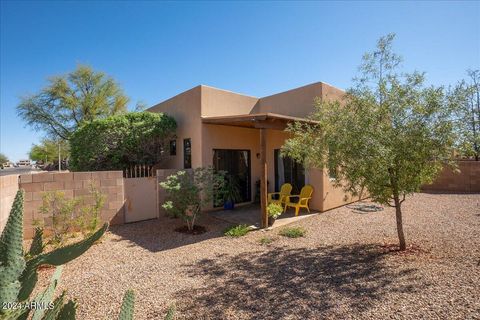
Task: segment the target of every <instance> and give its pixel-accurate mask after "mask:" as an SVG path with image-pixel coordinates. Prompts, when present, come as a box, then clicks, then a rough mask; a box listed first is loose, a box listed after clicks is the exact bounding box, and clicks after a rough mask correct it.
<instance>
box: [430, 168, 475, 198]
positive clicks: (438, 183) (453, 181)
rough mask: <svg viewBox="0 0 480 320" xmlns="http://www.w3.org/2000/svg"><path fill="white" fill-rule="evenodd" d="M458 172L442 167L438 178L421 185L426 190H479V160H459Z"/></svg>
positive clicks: (466, 191) (468, 191) (465, 191)
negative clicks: (430, 182)
mask: <svg viewBox="0 0 480 320" xmlns="http://www.w3.org/2000/svg"><path fill="white" fill-rule="evenodd" d="M458 169H459V170H460V172H459V173H455V172H453V171H452V170H451V169H449V168H444V169H443V170H442V172H441V173H440V175H439V176H438V178H437V179H436V180H435V181H434V182H433V183H432V184H429V185H424V186H423V187H422V190H423V191H427V192H458V193H477V192H480V161H459V162H458Z"/></svg>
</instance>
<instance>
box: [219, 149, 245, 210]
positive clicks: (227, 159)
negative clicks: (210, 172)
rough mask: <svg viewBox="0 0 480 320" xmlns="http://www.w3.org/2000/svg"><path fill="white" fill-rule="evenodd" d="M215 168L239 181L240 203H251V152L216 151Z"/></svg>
mask: <svg viewBox="0 0 480 320" xmlns="http://www.w3.org/2000/svg"><path fill="white" fill-rule="evenodd" d="M213 167H214V168H215V170H224V171H227V172H228V174H230V175H232V176H233V177H234V179H236V180H237V183H238V186H239V189H240V190H239V191H240V198H241V201H240V202H248V201H251V199H252V192H251V183H250V179H251V178H250V177H251V172H250V150H232V149H214V150H213Z"/></svg>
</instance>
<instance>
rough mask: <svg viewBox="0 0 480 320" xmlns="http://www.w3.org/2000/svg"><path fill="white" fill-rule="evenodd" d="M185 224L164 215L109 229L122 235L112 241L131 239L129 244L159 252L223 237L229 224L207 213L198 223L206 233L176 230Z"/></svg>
mask: <svg viewBox="0 0 480 320" xmlns="http://www.w3.org/2000/svg"><path fill="white" fill-rule="evenodd" d="M183 225H184V224H183V222H182V221H181V220H180V219H172V218H168V217H165V216H162V217H160V218H159V219H151V220H146V221H141V222H134V223H128V224H123V225H113V226H110V228H109V231H110V232H111V233H113V234H115V235H117V236H119V237H120V239H112V241H130V242H131V243H130V244H129V246H132V247H133V246H141V247H142V248H144V249H147V250H149V251H151V252H159V251H164V250H170V249H175V248H178V247H182V246H186V245H189V244H194V243H198V242H201V241H205V240H208V239H212V238H217V237H223V230H224V229H225V228H226V227H227V226H228V224H227V223H222V222H219V221H218V220H217V219H212V218H209V217H208V216H206V215H204V216H202V217H201V218H200V220H199V222H198V225H201V226H204V227H205V228H206V229H207V232H205V233H202V234H196V235H192V234H185V233H180V232H176V231H175V229H176V228H179V227H181V226H183Z"/></svg>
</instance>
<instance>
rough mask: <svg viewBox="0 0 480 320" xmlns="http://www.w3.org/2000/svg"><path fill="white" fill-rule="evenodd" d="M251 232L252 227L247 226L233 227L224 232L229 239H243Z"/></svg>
mask: <svg viewBox="0 0 480 320" xmlns="http://www.w3.org/2000/svg"><path fill="white" fill-rule="evenodd" d="M249 231H250V227H249V226H248V225H246V224H241V225H238V226H232V227H229V228H227V229H226V230H225V231H224V235H226V236H228V237H243V236H244V235H246V234H247V233H248V232H249Z"/></svg>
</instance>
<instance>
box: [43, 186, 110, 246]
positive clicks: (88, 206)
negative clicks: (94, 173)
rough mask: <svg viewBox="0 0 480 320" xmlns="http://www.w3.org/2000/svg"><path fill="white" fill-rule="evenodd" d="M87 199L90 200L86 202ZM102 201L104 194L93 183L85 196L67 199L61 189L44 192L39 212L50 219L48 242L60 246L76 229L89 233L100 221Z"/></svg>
mask: <svg viewBox="0 0 480 320" xmlns="http://www.w3.org/2000/svg"><path fill="white" fill-rule="evenodd" d="M87 200H92V201H91V202H88V203H87ZM104 203H105V195H104V194H102V193H101V192H100V191H99V190H98V189H97V188H96V187H95V186H94V185H93V183H91V184H90V190H89V195H88V196H85V197H76V198H73V199H68V198H67V197H66V196H65V193H64V192H62V191H51V192H45V193H44V194H43V204H42V206H41V207H40V212H41V213H43V214H45V215H50V216H51V219H52V225H51V227H49V228H50V229H51V231H52V237H51V239H50V241H49V243H48V244H51V245H53V246H54V247H58V246H61V245H63V244H64V242H65V240H66V239H67V238H68V237H70V236H71V235H72V234H73V233H74V232H75V231H77V230H78V231H80V232H81V233H82V234H83V235H84V236H89V235H91V234H92V233H93V232H94V231H95V230H97V229H98V227H99V226H100V224H101V222H102V221H101V216H100V213H101V209H102V207H103V205H104ZM37 224H41V223H37Z"/></svg>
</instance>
